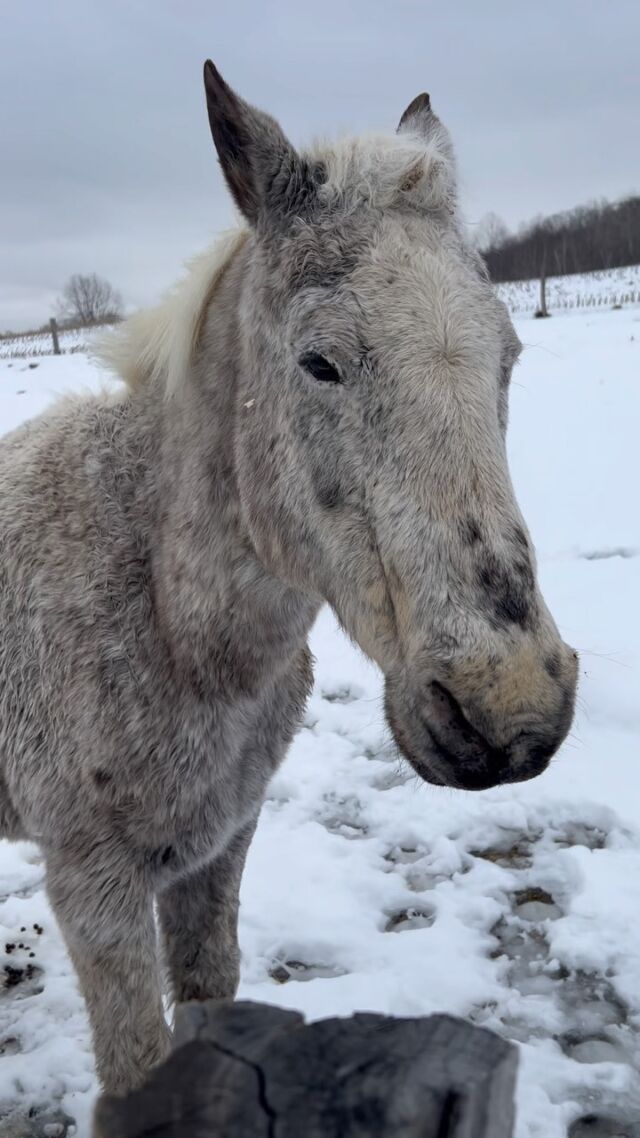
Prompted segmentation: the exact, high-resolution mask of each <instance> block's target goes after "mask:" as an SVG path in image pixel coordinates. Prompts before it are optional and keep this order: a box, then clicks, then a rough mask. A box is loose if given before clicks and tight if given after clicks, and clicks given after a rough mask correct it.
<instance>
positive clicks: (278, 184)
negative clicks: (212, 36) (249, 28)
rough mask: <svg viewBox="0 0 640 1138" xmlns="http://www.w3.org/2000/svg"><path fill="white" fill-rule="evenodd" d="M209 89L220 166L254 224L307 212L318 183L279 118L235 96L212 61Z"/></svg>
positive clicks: (206, 75) (207, 68)
mask: <svg viewBox="0 0 640 1138" xmlns="http://www.w3.org/2000/svg"><path fill="white" fill-rule="evenodd" d="M204 86H205V91H206V95H207V111H208V114H209V125H210V127H211V134H212V135H213V141H214V143H215V147H216V150H217V152H218V158H219V160H220V166H221V167H222V172H223V174H224V176H225V179H226V182H227V185H228V186H229V189H230V190H231V193H232V195H233V198H234V200H235V202H236V205H237V206H238V209H239V210H240V212H241V213H242V214H243V215H244V217H245V218H246V219H247V221H248V222H249V224H250V225H257V224H258V222H259V221H260V219H261V218H263V217H268V216H269V215H272V216H273V215H276V216H280V217H284V216H285V215H286V214H300V213H303V212H305V209H306V207H308V204H309V199H310V196H311V195H312V194H313V193H314V192H315V186H314V183H313V179H312V177H311V176H310V174H309V171H308V168H307V164H306V163H305V162H304V161H303V160H302V159H301V158H300V157H299V156H298V154H297V153H296V151H295V150H294V148H293V146H292V145H291V143H290V142H289V141H288V139H287V138H286V137H285V135H284V134H283V132H282V130H281V129H280V127H279V126H278V123H277V122H276V121H275V119H272V118H271V116H270V115H267V114H265V113H264V112H263V111H259V110H257V109H256V107H252V106H251V105H250V104H249V103H245V101H244V99H241V98H240V97H239V96H238V95H236V93H235V91H232V90H231V87H229V86H228V84H227V83H225V81H224V79H223V78H222V76H221V75H220V72H219V71H218V70H217V68H216V67H214V65H213V63H212V62H211V60H210V59H208V60H207V62H206V63H205V65H204Z"/></svg>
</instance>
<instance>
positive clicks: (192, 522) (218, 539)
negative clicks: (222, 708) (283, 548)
mask: <svg viewBox="0 0 640 1138" xmlns="http://www.w3.org/2000/svg"><path fill="white" fill-rule="evenodd" d="M239 288H240V271H239V269H236V271H234V266H233V265H231V266H230V268H229V269H228V270H227V272H226V273H225V277H224V279H223V281H222V282H221V285H220V287H219V289H218V291H217V292H216V296H215V298H214V300H213V301H212V304H211V309H210V312H209V315H208V317H207V322H206V327H205V329H204V334H203V345H204V346H203V349H202V351H201V352H200V353H199V357H198V356H197V358H196V360H195V361H194V364H193V368H192V372H191V374H190V375H189V376H187V377H185V383H184V387H183V388H182V389H181V390H179V391H178V392H177V393H176V394H175V396H174V397H173V398H171V399H169V400H166V401H163V403H161V404H160V405H159V419H160V422H159V433H160V435H161V444H160V447H159V450H158V457H159V465H158V471H157V478H156V488H157V489H156V493H157V502H156V520H157V524H156V527H154V529H155V532H154V535H153V538H152V543H153V549H152V561H153V578H154V592H155V603H156V606H157V611H158V618H159V621H160V624H161V627H162V630H163V633H164V635H165V636H166V637H167V638H168V639H169V641H170V645H171V650H172V652H173V653H174V655H175V657H176V658H177V659H178V660H179V661H180V662H181V663H182V665H183V666H184V667H185V668H189V669H193V671H194V675H195V676H197V675H199V674H202V673H205V677H204V678H206V679H207V680H208V681H209V682H215V683H216V684H217V685H219V686H221V687H224V688H225V689H226V690H229V691H233V690H235V691H237V692H239V693H242V694H251V693H253V692H256V691H257V690H259V688H260V686H261V685H262V684H263V683H264V682H265V681H266V679H267V678H269V679H271V678H273V677H275V676H277V675H278V674H280V673H281V671H282V670H283V669H284V668H286V667H287V666H288V664H289V662H290V660H291V659H292V657H293V655H295V653H296V652H298V651H299V650H300V648H301V646H302V645H303V643H304V642H305V640H306V636H307V633H308V630H309V627H310V624H311V622H312V621H313V619H314V616H315V614H316V611H317V606H316V605H315V603H314V602H312V601H310V600H309V598H307V597H305V596H303V595H302V594H300V593H298V592H294V590H292V589H290V588H287V587H286V586H284V585H282V584H281V583H279V582H278V581H276V580H275V579H274V578H273V577H272V576H271V575H270V574H268V573H267V572H266V570H264V568H263V567H262V565H261V564H260V563H259V561H258V559H257V557H256V555H255V553H254V550H253V548H252V545H251V542H250V540H249V538H248V535H247V533H246V529H245V526H244V524H243V520H242V514H241V509H240V499H239V493H238V486H237V480H236V473H235V459H234V430H235V414H236V412H235V402H236V399H235V389H236V382H237V375H236V368H237V355H238V352H237V344H238V339H237V337H238V334H239V333H238V325H237V320H236V308H237V300H238V296H239ZM205 360H206V362H205ZM159 398H160V399H162V396H160V397H159Z"/></svg>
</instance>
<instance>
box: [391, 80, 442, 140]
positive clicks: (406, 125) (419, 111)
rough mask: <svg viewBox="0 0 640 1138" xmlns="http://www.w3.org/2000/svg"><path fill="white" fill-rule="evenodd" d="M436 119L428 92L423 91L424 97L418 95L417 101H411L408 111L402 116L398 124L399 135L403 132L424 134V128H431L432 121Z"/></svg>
mask: <svg viewBox="0 0 640 1138" xmlns="http://www.w3.org/2000/svg"><path fill="white" fill-rule="evenodd" d="M434 117H435V116H434V114H433V111H432V110H431V99H430V97H429V95H427V92H426V91H423V93H422V95H416V97H415V99H412V100H411V102H410V103H409V106H408V107H407V109H406V111H404V113H403V114H402V117H401V119H400V122H399V123H398V134H401V133H402V131H403V130H411V131H414V132H415V133H416V134H422V133H423V132H424V128H425V127H427V128H428V127H429V126H430V123H431V119H432V118H434Z"/></svg>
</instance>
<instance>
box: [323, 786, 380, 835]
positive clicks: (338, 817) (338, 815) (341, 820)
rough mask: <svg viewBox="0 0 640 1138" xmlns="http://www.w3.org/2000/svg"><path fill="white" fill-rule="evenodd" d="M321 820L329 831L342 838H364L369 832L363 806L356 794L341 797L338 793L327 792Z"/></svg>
mask: <svg viewBox="0 0 640 1138" xmlns="http://www.w3.org/2000/svg"><path fill="white" fill-rule="evenodd" d="M319 821H320V822H321V823H322V825H323V826H324V827H325V829H326V830H328V831H329V833H331V834H339V835H340V837H342V838H349V839H351V840H353V839H355V838H364V837H366V834H367V832H368V827H367V824H366V822H365V821H364V819H363V817H362V806H361V804H360V802H359V801H358V799H357V798H355V797H354V796H349V797H347V798H340V797H339V796H338V795H336V794H325V796H324V803H323V811H322V813H321V815H320V818H319Z"/></svg>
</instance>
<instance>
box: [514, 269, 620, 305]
mask: <svg viewBox="0 0 640 1138" xmlns="http://www.w3.org/2000/svg"><path fill="white" fill-rule="evenodd" d="M497 291H498V293H499V295H500V296H501V297H502V299H503V300H504V301H505V303H506V304H507V305H508V306H509V310H510V311H511V312H512V313H513V314H514V315H515V316H531V315H532V314H533V313H534V312H535V310H536V308H537V307H538V305H539V303H540V282H539V281H537V280H533V281H508V282H506V283H505V284H500V285H498V286H497ZM618 304H619V305H623V306H626V305H629V304H639V305H640V265H629V266H626V267H625V268H621V269H602V270H600V271H597V272H593V273H572V274H571V275H570V276H567V277H553V276H550V277H548V278H547V308H548V310H549V312H552V313H553V312H570V311H578V312H581V311H582V310H583V309H585V308H586V309H590V308H591V309H593V308H596V309H597V308H600V309H602V308H613V306H614V305H618Z"/></svg>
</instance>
